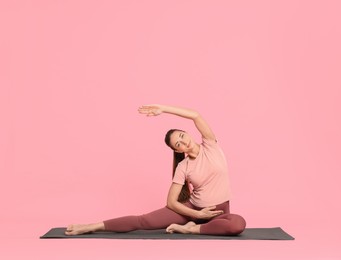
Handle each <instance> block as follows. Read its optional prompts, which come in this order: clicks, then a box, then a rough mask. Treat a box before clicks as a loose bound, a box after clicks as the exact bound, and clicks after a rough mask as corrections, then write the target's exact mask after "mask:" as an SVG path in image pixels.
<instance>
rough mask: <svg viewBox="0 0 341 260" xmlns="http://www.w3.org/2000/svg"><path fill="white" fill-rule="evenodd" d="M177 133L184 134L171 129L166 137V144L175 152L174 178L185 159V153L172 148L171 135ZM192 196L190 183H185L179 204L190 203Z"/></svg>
mask: <svg viewBox="0 0 341 260" xmlns="http://www.w3.org/2000/svg"><path fill="white" fill-rule="evenodd" d="M175 131H180V132H184V131H182V130H179V129H171V130H169V131H168V132H167V134H166V136H165V143H166V144H167V145H168V146H169V147H170V148H171V149H172V150H173V175H172V176H173V177H174V174H175V170H176V167H177V166H178V164H179V163H180V162H181V161H182V160H183V159H185V154H184V153H178V152H176V151H175V148H174V147H172V146H171V144H170V137H171V135H172V134H173V133H174V132H175ZM190 194H191V191H190V189H189V186H188V182H187V181H185V184H184V186H183V187H182V189H181V192H180V194H179V198H178V201H179V202H186V201H188V199H189V197H190Z"/></svg>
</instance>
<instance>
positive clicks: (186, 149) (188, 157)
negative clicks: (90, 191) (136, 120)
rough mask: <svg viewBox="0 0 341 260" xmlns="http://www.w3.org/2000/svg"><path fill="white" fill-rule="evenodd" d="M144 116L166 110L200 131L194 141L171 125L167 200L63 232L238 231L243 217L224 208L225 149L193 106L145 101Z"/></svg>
mask: <svg viewBox="0 0 341 260" xmlns="http://www.w3.org/2000/svg"><path fill="white" fill-rule="evenodd" d="M138 111H139V112H140V113H141V114H145V115H147V116H159V115H161V114H163V113H167V114H172V115H175V116H179V117H182V118H186V119H189V120H192V121H193V122H194V124H195V126H196V128H197V129H198V131H199V132H200V134H201V137H202V141H201V143H200V144H199V143H197V142H196V141H195V140H194V139H193V138H192V136H191V135H189V134H188V133H187V132H185V131H182V130H178V129H171V130H169V131H168V132H167V134H166V136H165V142H166V144H167V145H168V146H169V147H170V148H171V149H172V150H173V151H174V163H173V180H172V184H171V185H170V188H169V192H168V197H167V205H166V206H165V207H164V208H161V209H158V210H155V211H152V212H150V213H148V214H144V215H140V216H124V217H119V218H114V219H109V220H105V221H101V222H98V223H92V224H73V225H69V226H68V227H67V229H66V231H65V234H66V235H80V234H84V233H89V232H95V231H113V232H129V231H133V230H142V229H143V230H151V229H163V228H165V229H166V231H167V232H168V233H174V232H176V233H186V234H205V235H230V236H231V235H238V234H240V233H241V232H243V230H244V229H245V226H246V222H245V220H244V218H243V217H241V216H240V215H237V214H231V213H230V184H229V176H228V169H227V163H226V159H225V155H224V153H223V151H222V149H221V148H220V146H219V144H218V142H217V140H216V136H215V134H214V133H213V131H212V130H211V128H210V127H209V125H208V124H207V122H206V121H205V120H204V119H203V117H202V116H201V115H200V114H199V113H198V112H196V111H194V110H191V109H185V108H180V107H173V106H164V105H147V106H142V107H140V108H139V109H138Z"/></svg>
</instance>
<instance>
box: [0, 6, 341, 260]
mask: <svg viewBox="0 0 341 260" xmlns="http://www.w3.org/2000/svg"><path fill="white" fill-rule="evenodd" d="M340 10H341V4H340V2H339V1H337V0H335V1H331V0H323V1H322V0H321V1H298V0H295V1H270V0H268V1H264V0H262V1H194V0H193V1H188V0H181V1H180V0H179V1H156V0H155V1H131V0H129V1H84V0H77V1H76V0H72V1H66V0H63V1H62V0H60V1H52V0H50V1H45V0H40V1H38V0H32V1H10V0H8V1H1V2H0V35H1V36H0V37H1V38H0V39H1V40H0V124H1V125H0V173H1V189H0V200H1V214H0V217H1V222H2V227H1V233H0V240H1V241H0V244H1V250H0V257H3V256H6V259H24V258H25V259H62V258H63V259H71V258H73V259H81V258H82V259H95V258H96V257H98V258H97V259H113V258H114V257H118V256H119V257H120V258H121V259H136V258H147V257H148V258H149V259H161V257H162V259H180V258H179V257H180V256H181V257H182V258H189V259H191V258H193V259H210V258H212V257H217V256H218V257H219V256H221V257H223V256H224V257H225V258H229V259H248V258H253V259H340V258H338V257H340V255H341V252H340V250H339V248H338V245H337V243H338V242H339V241H337V234H336V232H337V231H340V228H341V224H340V218H341V214H340V211H341V210H340V202H339V200H340V195H341V194H340V181H341V178H340V173H341V167H340V159H341V158H340V154H341V153H340V152H341V151H340V150H341V149H340V147H341V137H340V132H341V116H340V111H341V105H340V98H341V88H340V87H341V77H340V69H341V48H340V46H341V26H340V25H341V16H340ZM150 103H161V104H171V105H180V106H185V107H190V108H195V109H197V110H198V111H199V112H201V113H202V115H203V116H204V117H205V118H206V119H207V121H208V122H209V123H210V125H211V127H212V128H213V129H214V130H215V132H216V135H217V136H218V138H219V141H220V144H221V146H222V147H223V149H224V150H225V152H226V156H227V158H228V161H229V166H230V173H231V181H232V187H233V194H234V197H233V200H232V206H231V208H232V211H233V212H235V213H239V214H241V215H243V216H244V217H245V218H246V219H247V221H248V227H275V226H281V227H282V228H283V229H285V230H286V231H287V232H289V233H290V234H291V235H293V236H294V237H295V238H296V240H295V241H119V240H39V239H38V238H39V236H40V235H42V234H44V233H45V232H46V231H48V230H49V229H50V228H52V227H61V226H66V225H67V224H70V223H78V222H81V223H84V222H85V223H86V222H95V221H101V220H104V219H108V218H112V217H117V216H121V215H126V214H141V213H145V212H148V211H151V210H154V209H157V208H160V207H162V206H164V204H165V200H166V195H167V192H168V187H169V185H170V180H171V163H172V153H171V151H170V150H169V149H168V148H167V147H166V146H165V145H164V142H163V138H164V134H165V132H166V131H167V130H168V129H169V128H172V127H177V128H182V129H185V130H188V131H189V132H191V133H192V134H196V132H195V128H194V127H193V125H192V123H191V122H187V121H186V120H184V119H181V118H176V117H172V116H170V115H162V116H160V117H156V118H146V117H144V116H142V115H139V114H138V113H137V108H138V106H140V105H143V104H150ZM198 141H199V140H198ZM230 257H231V258H230ZM4 259H5V258H4Z"/></svg>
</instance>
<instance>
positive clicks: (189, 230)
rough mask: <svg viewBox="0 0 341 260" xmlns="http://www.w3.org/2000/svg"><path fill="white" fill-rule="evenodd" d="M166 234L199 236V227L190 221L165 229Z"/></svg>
mask: <svg viewBox="0 0 341 260" xmlns="http://www.w3.org/2000/svg"><path fill="white" fill-rule="evenodd" d="M166 232H167V233H181V234H199V233H200V225H197V224H195V223H194V222H193V221H190V222H188V223H187V224H185V225H179V224H172V225H170V226H168V227H167V229H166Z"/></svg>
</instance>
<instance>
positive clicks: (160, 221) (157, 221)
mask: <svg viewBox="0 0 341 260" xmlns="http://www.w3.org/2000/svg"><path fill="white" fill-rule="evenodd" d="M185 205H186V206H187V207H189V208H192V209H196V210H200V209H201V208H198V207H196V206H194V205H193V204H192V203H190V202H186V203H185ZM215 210H223V211H224V214H222V215H219V216H217V217H214V218H212V219H210V220H202V219H192V218H190V217H187V216H183V215H180V214H178V213H176V212H174V211H173V210H171V209H169V208H167V207H164V208H162V209H159V210H155V211H152V212H150V213H148V214H144V215H140V216H126V217H120V218H114V219H110V220H105V221H104V227H105V230H107V231H114V232H129V231H133V230H138V229H144V230H148V229H149V230H150V229H163V228H166V227H168V226H169V225H171V224H180V225H184V224H186V223H187V222H188V221H194V222H195V223H197V224H201V226H200V234H205V235H238V234H240V233H241V232H243V230H244V229H245V226H246V222H245V220H244V218H243V217H241V216H239V215H236V214H230V204H229V202H228V201H227V202H224V203H222V204H219V205H217V207H216V209H215Z"/></svg>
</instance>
